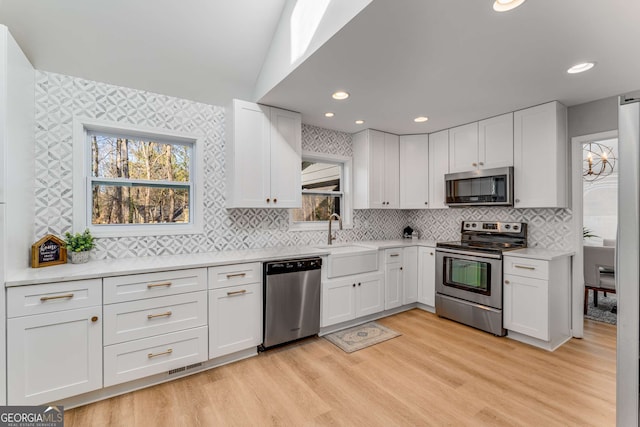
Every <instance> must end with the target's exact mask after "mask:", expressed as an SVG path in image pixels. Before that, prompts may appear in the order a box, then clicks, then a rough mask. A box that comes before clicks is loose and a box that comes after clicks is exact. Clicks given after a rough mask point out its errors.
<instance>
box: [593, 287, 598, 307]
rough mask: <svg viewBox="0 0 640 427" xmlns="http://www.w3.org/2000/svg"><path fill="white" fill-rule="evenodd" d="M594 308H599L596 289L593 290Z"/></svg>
mask: <svg viewBox="0 0 640 427" xmlns="http://www.w3.org/2000/svg"><path fill="white" fill-rule="evenodd" d="M593 306H594V307H597V306H598V291H596V290H595V289H594V290H593Z"/></svg>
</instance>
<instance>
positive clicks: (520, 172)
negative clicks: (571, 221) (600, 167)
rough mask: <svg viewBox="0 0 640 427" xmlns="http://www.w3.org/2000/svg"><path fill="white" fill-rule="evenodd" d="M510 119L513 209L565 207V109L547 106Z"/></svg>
mask: <svg viewBox="0 0 640 427" xmlns="http://www.w3.org/2000/svg"><path fill="white" fill-rule="evenodd" d="M513 119H514V145H513V147H514V149H513V154H514V156H513V159H514V207H516V208H565V207H567V206H568V194H567V182H568V171H569V165H568V163H567V151H568V146H569V144H568V143H567V108H566V107H565V106H564V105H562V104H560V103H559V102H556V101H554V102H549V103H547V104H542V105H538V106H536V107H532V108H527V109H525V110H520V111H516V112H515V113H514V115H513Z"/></svg>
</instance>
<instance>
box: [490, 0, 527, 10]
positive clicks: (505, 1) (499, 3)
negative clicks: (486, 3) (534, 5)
mask: <svg viewBox="0 0 640 427" xmlns="http://www.w3.org/2000/svg"><path fill="white" fill-rule="evenodd" d="M524 1H525V0H496V1H495V2H494V3H493V10H495V11H496V12H506V11H508V10H511V9H515V8H516V7H518V6H520V5H521V4H522V3H524Z"/></svg>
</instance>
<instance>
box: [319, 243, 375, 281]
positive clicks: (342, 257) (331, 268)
mask: <svg viewBox="0 0 640 427" xmlns="http://www.w3.org/2000/svg"><path fill="white" fill-rule="evenodd" d="M316 248H318V249H325V250H328V251H329V256H328V257H327V277H329V278H333V277H341V276H350V275H352V274H361V273H367V272H369V271H376V270H378V248H374V247H370V246H364V245H354V244H352V243H349V244H337V245H323V246H316Z"/></svg>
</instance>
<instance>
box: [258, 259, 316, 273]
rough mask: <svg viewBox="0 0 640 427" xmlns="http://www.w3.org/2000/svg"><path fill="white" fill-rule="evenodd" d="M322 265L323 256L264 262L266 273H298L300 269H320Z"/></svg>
mask: <svg viewBox="0 0 640 427" xmlns="http://www.w3.org/2000/svg"><path fill="white" fill-rule="evenodd" d="M321 267H322V258H303V259H291V260H285V261H272V262H267V263H265V264H264V274H265V275H266V276H272V275H274V274H287V273H296V272H299V271H309V270H319V269H320V268H321Z"/></svg>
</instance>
